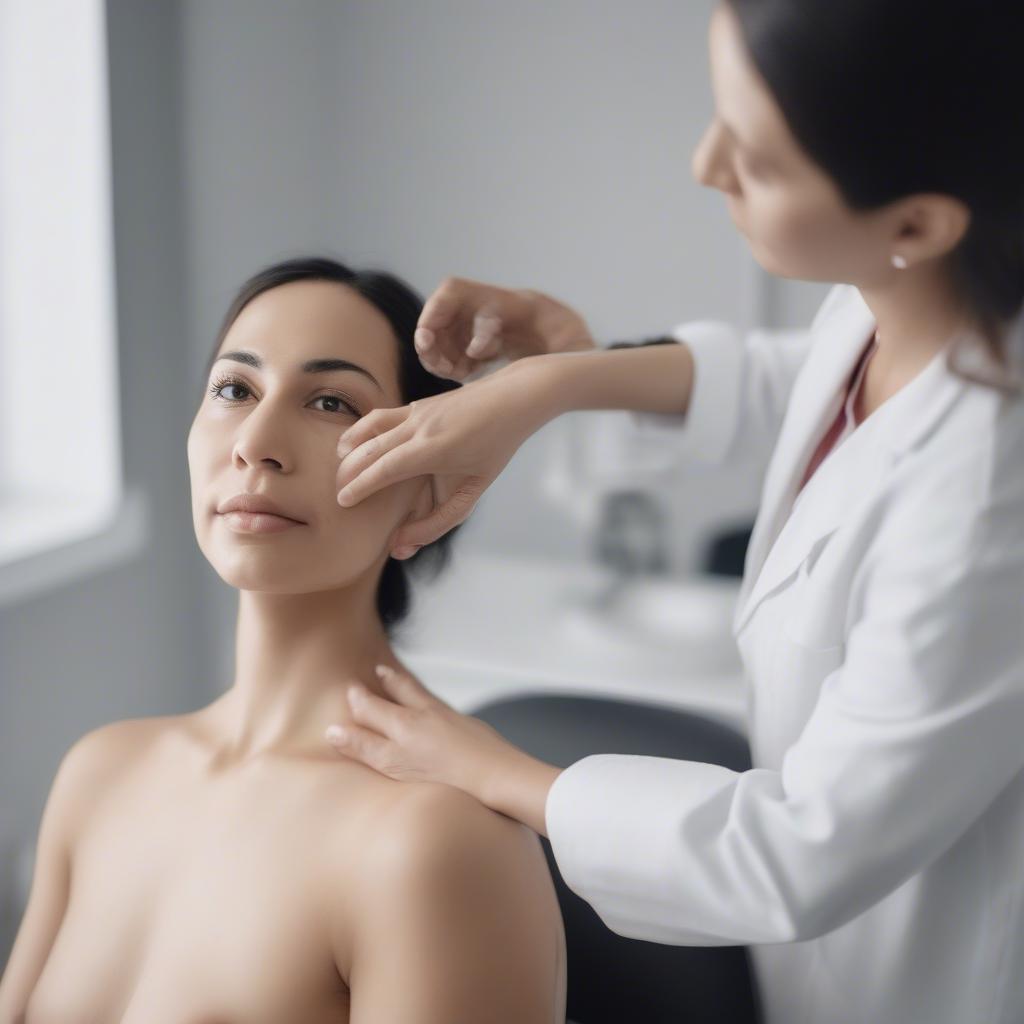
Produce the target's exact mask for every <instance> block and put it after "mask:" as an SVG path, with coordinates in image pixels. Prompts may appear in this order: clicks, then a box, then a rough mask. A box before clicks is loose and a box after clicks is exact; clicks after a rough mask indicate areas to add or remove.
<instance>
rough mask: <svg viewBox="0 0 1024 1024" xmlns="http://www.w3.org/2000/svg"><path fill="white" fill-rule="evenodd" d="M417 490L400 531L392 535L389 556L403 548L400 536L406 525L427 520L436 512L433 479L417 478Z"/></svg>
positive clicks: (428, 477)
mask: <svg viewBox="0 0 1024 1024" xmlns="http://www.w3.org/2000/svg"><path fill="white" fill-rule="evenodd" d="M416 485H417V486H416V490H415V491H414V492H413V498H412V507H411V508H410V509H409V512H408V514H407V515H406V516H405V518H404V519H403V520H402V522H401V523H400V524H399V526H398V529H397V530H395V532H394V533H393V534H392V535H391V547H390V549H389V551H388V554H389V555H391V556H394V553H395V551H396V550H397V549H398V548H400V547H402V544H401V542H400V535H401V532H402V527H403V526H405V524H406V523H413V522H416V521H417V520H419V519H426V517H427V516H429V515H430V513H431V512H433V511H434V486H433V478H432V477H430V476H419V477H416Z"/></svg>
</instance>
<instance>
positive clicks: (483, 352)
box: [414, 277, 596, 381]
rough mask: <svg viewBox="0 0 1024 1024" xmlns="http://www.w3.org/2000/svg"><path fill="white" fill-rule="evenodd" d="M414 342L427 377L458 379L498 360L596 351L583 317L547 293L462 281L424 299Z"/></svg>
mask: <svg viewBox="0 0 1024 1024" xmlns="http://www.w3.org/2000/svg"><path fill="white" fill-rule="evenodd" d="M414 340H415V344H416V352H417V353H418V354H419V357H420V362H421V363H422V364H423V365H424V366H425V367H426V368H427V369H428V370H429V371H430V372H431V373H432V374H434V375H435V376H436V377H446V378H449V379H451V380H459V381H464V380H465V379H466V378H467V377H468V376H470V375H471V374H473V373H475V372H476V371H477V370H479V369H480V368H481V367H483V366H485V365H486V364H488V363H491V362H493V361H495V360H499V359H506V360H509V361H513V360H516V359H521V358H522V357H524V356H535V355H542V354H545V353H549V352H576V351H582V350H585V349H592V348H596V345H595V343H594V339H593V337H592V336H591V333H590V328H588V327H587V324H586V321H585V320H584V319H583V317H581V316H580V315H579V313H577V312H576V311H575V310H574V309H571V308H570V307H569V306H566V305H565V304H564V303H561V302H559V301H558V300H557V299H553V298H552V297H551V296H550V295H545V294H543V293H542V292H537V291H532V290H530V289H526V288H518V289H512V288H499V287H498V286H497V285H491V284H483V283H482V282H480V281H469V280H466V279H465V278H461V277H448V278H445V280H444V281H442V282H441V284H440V285H439V286H438V288H437V290H436V291H435V292H434V293H433V295H431V296H430V298H429V299H427V301H426V303H425V304H424V306H423V312H422V313H421V314H420V318H419V322H418V324H417V327H416V334H415V337H414Z"/></svg>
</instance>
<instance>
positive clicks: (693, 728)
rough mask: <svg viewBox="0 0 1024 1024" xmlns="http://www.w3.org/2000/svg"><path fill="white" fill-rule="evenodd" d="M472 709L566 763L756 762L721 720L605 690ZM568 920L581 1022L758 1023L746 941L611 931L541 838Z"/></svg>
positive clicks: (573, 999) (525, 745)
mask: <svg viewBox="0 0 1024 1024" xmlns="http://www.w3.org/2000/svg"><path fill="white" fill-rule="evenodd" d="M472 714H473V715H474V716H475V717H476V718H479V719H481V720H482V721H484V722H487V723H488V724H489V725H491V726H492V727H493V728H494V729H496V730H497V731H498V732H499V733H501V735H502V736H504V737H505V738H506V739H508V740H509V741H510V742H511V743H514V744H515V745H516V746H517V747H519V748H521V749H522V750H525V751H526V752H527V753H529V754H532V755H533V756H534V757H538V758H540V759H541V760H542V761H546V762H548V763H549V764H554V765H558V766H560V767H568V766H569V765H570V764H572V763H573V762H574V761H578V760H579V759H580V758H582V757H586V756H587V755H588V754H648V755H651V756H654V757H671V758H678V759H684V760H690V761H704V762H708V763H713V764H720V765H724V766H725V767H727V768H732V769H733V770H734V771H744V770H746V769H747V768H749V767H750V766H751V762H750V749H749V747H748V745H747V741H746V740H745V739H744V737H743V736H741V735H740V734H739V733H738V732H736V731H735V730H734V729H731V728H730V727H729V726H727V725H724V724H722V723H720V722H717V721H714V720H711V719H708V718H704V717H702V716H701V715H697V714H690V713H688V712H686V711H682V710H680V709H677V708H672V707H666V706H661V705H656V704H643V703H639V702H633V701H624V700H614V699H610V698H602V697H580V696H576V695H560V694H549V693H545V694H536V695H534V694H529V695H523V696H517V697H511V698H506V699H503V700H499V701H494V702H491V703H488V704H485V705H483V706H482V707H479V708H477V709H476V710H475V711H473V712H472ZM540 839H541V845H542V846H543V848H544V855H545V856H546V857H547V860H548V866H549V867H550V869H551V875H552V878H553V880H554V883H555V889H556V891H557V893H558V902H559V905H560V907H561V910H562V918H563V920H564V922H565V937H566V949H567V956H568V966H567V971H568V992H567V1005H566V1015H567V1017H568V1018H569V1019H570V1020H571V1021H573V1022H577V1024H627V1022H628V1024H634V1022H635V1024H662V1022H664V1024H669V1022H671V1024H704V1022H709V1024H710V1022H714V1024H759V1022H760V1021H761V1020H762V1012H761V1006H760V1000H759V997H758V993H757V987H756V982H755V978H754V974H753V971H752V969H751V965H750V959H749V954H748V952H747V949H746V947H745V946H667V945H661V944H658V943H654V942H647V941H644V940H641V939H632V938H626V937H625V936H622V935H618V934H616V933H615V932H613V931H612V930H611V929H610V928H608V926H607V925H605V923H604V922H603V921H602V920H601V919H600V918H599V917H598V916H597V914H596V912H595V911H594V910H593V909H592V908H591V907H590V905H589V904H588V903H586V902H585V901H584V900H582V899H581V898H580V897H579V896H577V895H576V894H575V893H574V892H572V890H570V889H569V887H568V886H567V885H566V884H565V881H564V880H563V878H562V876H561V873H560V872H559V870H558V866H557V864H556V863H555V858H554V855H553V854H552V851H551V844H550V843H549V842H548V840H547V839H546V838H544V837H543V836H541V837H540Z"/></svg>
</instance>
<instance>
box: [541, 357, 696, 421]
mask: <svg viewBox="0 0 1024 1024" xmlns="http://www.w3.org/2000/svg"><path fill="white" fill-rule="evenodd" d="M522 363H523V364H524V369H525V364H527V363H529V364H531V365H530V367H529V369H530V372H531V373H533V374H535V375H536V379H537V381H538V382H539V384H540V386H541V389H542V392H543V394H544V401H545V402H546V403H547V406H548V411H549V413H550V414H551V416H558V415H560V414H561V413H564V412H573V411H576V410H584V409H624V410H630V411H634V412H658V413H678V414H679V415H685V413H686V411H687V408H688V407H689V401H690V391H691V388H692V385H693V370H694V368H693V356H692V355H691V353H690V349H689V347H688V346H687V345H686V343H685V342H679V343H677V344H669V345H644V346H637V347H629V348H619V349H611V350H609V349H597V350H594V351H590V352H556V353H552V354H548V355H541V356H533V357H532V358H530V359H528V360H523V361H522Z"/></svg>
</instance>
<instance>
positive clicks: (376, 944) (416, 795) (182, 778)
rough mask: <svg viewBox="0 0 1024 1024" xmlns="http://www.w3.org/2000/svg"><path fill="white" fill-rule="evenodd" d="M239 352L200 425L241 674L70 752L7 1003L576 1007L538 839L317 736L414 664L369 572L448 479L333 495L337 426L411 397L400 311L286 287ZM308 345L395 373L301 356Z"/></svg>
mask: <svg viewBox="0 0 1024 1024" xmlns="http://www.w3.org/2000/svg"><path fill="white" fill-rule="evenodd" d="M241 350H244V351H248V352H253V353H255V354H257V355H258V356H259V357H260V359H261V361H262V364H263V365H262V368H259V369H258V368H255V367H253V366H251V365H246V364H238V363H236V362H233V361H223V362H221V363H218V364H215V366H214V370H213V372H212V373H211V377H212V378H214V381H213V383H216V377H217V375H218V374H220V373H223V372H224V369H225V364H227V363H228V362H231V363H232V365H231V373H232V375H233V376H236V377H237V378H238V379H239V381H243V382H244V383H242V384H240V385H225V386H224V387H223V388H221V389H220V394H219V395H218V394H215V393H213V392H208V393H207V394H206V395H205V396H204V398H203V401H202V404H201V405H200V408H199V410H198V412H197V414H196V418H195V421H194V422H193V425H192V429H191V431H190V434H189V441H188V454H189V467H190V472H191V480H192V507H193V519H194V525H195V529H196V536H197V539H198V541H199V545H200V547H201V548H202V550H203V553H204V555H205V556H206V557H207V559H208V560H209V562H210V564H211V565H212V566H213V567H214V569H215V570H216V571H217V572H218V574H219V575H220V576H221V578H222V579H224V580H225V582H226V583H228V584H229V585H230V586H233V587H235V588H236V589H238V591H239V618H238V626H237V629H236V634H235V636H236V644H237V649H236V659H235V664H236V675H235V679H234V681H233V683H232V685H231V686H230V687H229V688H228V689H227V691H226V692H225V693H224V694H223V695H222V696H221V697H219V698H218V699H217V700H215V701H214V702H213V703H212V704H210V705H209V706H208V707H205V708H203V709H201V710H199V711H197V712H194V713H192V714H186V715H181V716H172V717H166V718H153V719H139V720H132V721H127V722H118V723H114V724H112V725H109V726H105V727H103V728H101V729H97V730H94V731H93V732H91V733H89V734H87V735H86V736H85V737H83V738H82V739H81V740H79V741H78V743H76V744H75V745H74V746H73V747H72V749H71V750H70V751H69V752H68V754H67V755H66V756H65V758H64V760H63V762H62V764H61V766H60V769H59V770H58V773H57V777H56V779H55V781H54V783H53V786H52V789H51V793H50V797H49V800H48V802H47V806H46V810H45V811H44V815H43V821H42V824H41V826H40V834H39V842H38V846H37V858H36V869H35V873H34V878H33V885H32V891H31V894H30V898H29V904H28V907H27V909H26V912H25V916H24V919H23V921H22V924H21V927H20V929H19V933H18V937H17V940H16V942H15V946H14V949H13V951H12V954H11V958H10V961H9V963H8V965H7V969H6V970H5V973H4V976H3V980H2V982H0V1024H14V1022H22V1021H27V1022H29V1024H49V1022H53V1024H56V1022H59V1024H77V1022H82V1024H85V1022H90V1024H92V1022H99V1021H102V1022H113V1021H123V1022H124V1024H132V1022H138V1024H165V1022H166V1024H242V1022H246V1024H262V1022H266V1024H272V1022H282V1024H283V1022H291V1021H303V1022H309V1024H317V1022H320V1021H325V1022H326V1021H332V1022H348V1021H351V1022H352V1024H377V1022H379V1021H388V1022H394V1024H405V1022H408V1024H435V1022H436V1024H457V1022H461V1021H466V1022H492V1024H520V1022H536V1024H559V1022H561V1021H562V1020H564V1014H565V950H564V941H565V940H564V933H563V930H562V921H561V916H560V912H559V908H558V903H557V898H556V895H555V891H554V886H553V883H552V880H551V876H550V873H549V871H548V867H547V863H546V861H545V860H544V856H543V852H542V850H541V848H540V844H539V841H538V839H537V835H536V834H535V833H534V832H532V831H530V830H529V829H527V828H525V827H524V826H523V825H521V824H519V823H518V822H517V821H514V820H512V818H510V817H507V816H504V815H503V814H501V813H497V812H496V811H494V810H491V809H489V808H487V807H485V806H484V805H483V804H481V803H480V802H479V801H478V800H476V799H474V798H473V797H471V796H469V795H467V794H465V793H463V792H461V791H460V790H459V789H456V788H455V787H452V786H448V785H443V784H440V783H434V782H430V781H426V782H418V781H417V782H413V781H401V780H392V779H387V778H384V777H383V776H381V775H380V774H379V773H377V772H375V771H373V770H371V769H370V768H368V767H366V766H365V765H362V764H360V763H358V762H357V761H355V760H354V759H352V758H348V757H344V756H343V755H340V754H339V753H338V752H337V751H335V750H334V749H332V748H331V746H330V745H329V744H328V743H327V742H326V740H325V739H324V729H325V728H326V726H327V725H328V724H330V723H332V722H341V723H345V722H348V721H351V720H352V716H351V714H350V713H349V711H348V705H347V701H346V696H345V694H346V690H347V688H348V686H349V685H350V684H351V683H353V682H355V681H357V680H358V681H360V682H362V684H363V685H364V687H366V688H367V689H368V690H369V691H371V692H372V693H374V694H376V695H377V696H383V695H384V693H385V691H384V690H383V688H382V687H381V686H380V684H379V683H378V682H377V680H376V677H375V676H374V674H373V671H372V666H374V665H375V664H378V663H380V664H386V665H390V666H392V667H394V668H402V666H401V665H400V663H399V662H398V660H397V658H396V657H395V655H394V652H393V651H392V650H391V647H390V644H389V642H388V637H387V635H386V633H385V631H384V629H383V627H382V624H381V622H380V618H379V614H378V612H377V610H376V604H375V594H376V586H377V580H378V578H379V573H380V570H381V567H382V565H383V563H384V560H385V558H386V556H387V553H388V552H389V551H390V550H392V547H393V543H394V539H395V534H396V532H397V530H398V528H399V527H400V526H401V524H402V523H403V522H404V521H405V519H407V518H408V517H409V516H411V515H413V514H415V513H416V511H417V509H422V507H423V497H424V495H425V494H426V495H427V496H429V481H426V480H425V479H423V478H420V479H419V480H411V481H407V482H406V483H404V484H401V485H398V486H397V487H395V488H394V489H392V490H389V491H386V492H382V493H381V494H379V495H378V497H377V499H375V500H374V501H371V502H366V503H365V504H364V506H363V507H362V508H361V509H357V510H352V511H349V510H345V509H341V508H339V507H338V506H337V504H336V501H335V488H334V475H335V472H336V469H337V456H336V454H335V445H336V443H337V439H338V436H339V434H340V432H341V431H342V430H343V429H344V428H345V426H347V425H348V424H349V423H351V422H353V421H354V419H355V418H356V416H357V415H359V414H361V413H362V412H363V411H365V410H368V409H371V408H375V407H386V406H389V405H398V404H400V402H401V394H400V391H399V386H398V377H397V355H396V340H395V338H394V337H393V335H392V334H391V329H390V325H389V324H388V322H387V320H386V318H385V317H384V316H383V315H382V314H381V313H380V312H379V311H377V310H376V309H375V308H374V307H373V306H372V305H371V304H370V303H368V302H367V301H366V300H365V299H363V298H362V297H361V296H359V295H358V294H357V293H355V292H353V291H352V290H350V289H348V288H347V287H345V286H344V285H339V284H336V283H332V282H323V281H314V282H305V281H304V282H292V283H290V284H287V285H284V286H281V287H278V288H275V289H272V290H271V291H269V292H265V293H264V294H262V295H260V296H259V297H257V298H256V299H254V300H253V302H252V303H251V304H250V305H249V306H247V307H246V308H245V309H244V310H243V311H242V313H241V315H240V316H239V318H238V319H237V320H236V321H235V324H234V325H233V326H232V328H231V329H230V330H229V332H228V334H227V337H226V338H225V339H224V342H223V345H222V348H221V351H222V352H228V351H241ZM315 358H335V359H343V360H347V361H349V362H352V363H354V364H357V365H359V366H360V367H362V368H363V369H365V370H366V371H367V372H368V374H370V375H371V376H372V377H373V378H374V379H373V380H372V381H371V380H370V377H369V376H367V375H366V374H363V373H359V372H357V371H355V370H352V369H338V370H332V371H330V372H329V373H325V374H317V375H316V376H315V377H307V376H306V375H304V374H303V373H302V372H301V370H300V369H299V365H300V364H301V363H302V362H304V361H307V360H311V359H315ZM243 388H244V390H242V389H243ZM327 398H331V399H332V400H331V402H330V403H329V405H325V404H324V400H325V399H327ZM350 406H351V408H349V407H350ZM353 410H354V411H353ZM242 491H246V492H250V493H258V494H261V495H266V496H268V497H271V498H273V499H274V500H276V501H277V502H278V503H279V504H280V505H281V506H283V508H284V510H285V511H286V512H287V513H288V514H290V515H292V516H294V517H296V518H297V519H300V520H301V523H300V524H299V525H296V526H295V527H294V528H291V527H290V528H289V529H287V530H285V531H283V532H279V533H269V534H252V533H241V532H238V530H237V529H236V528H235V527H232V526H231V525H229V524H228V523H226V522H225V517H224V516H222V515H220V514H219V513H218V511H217V507H218V505H220V504H221V503H222V502H223V501H224V500H225V499H226V498H228V497H231V496H232V495H234V494H237V493H239V492H242ZM479 724H480V725H481V726H482V725H483V723H479ZM487 738H488V739H489V740H490V741H491V742H493V743H494V744H498V743H499V742H502V741H500V738H499V737H498V736H497V734H496V733H494V734H493V736H490V735H488V736H487Z"/></svg>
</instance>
